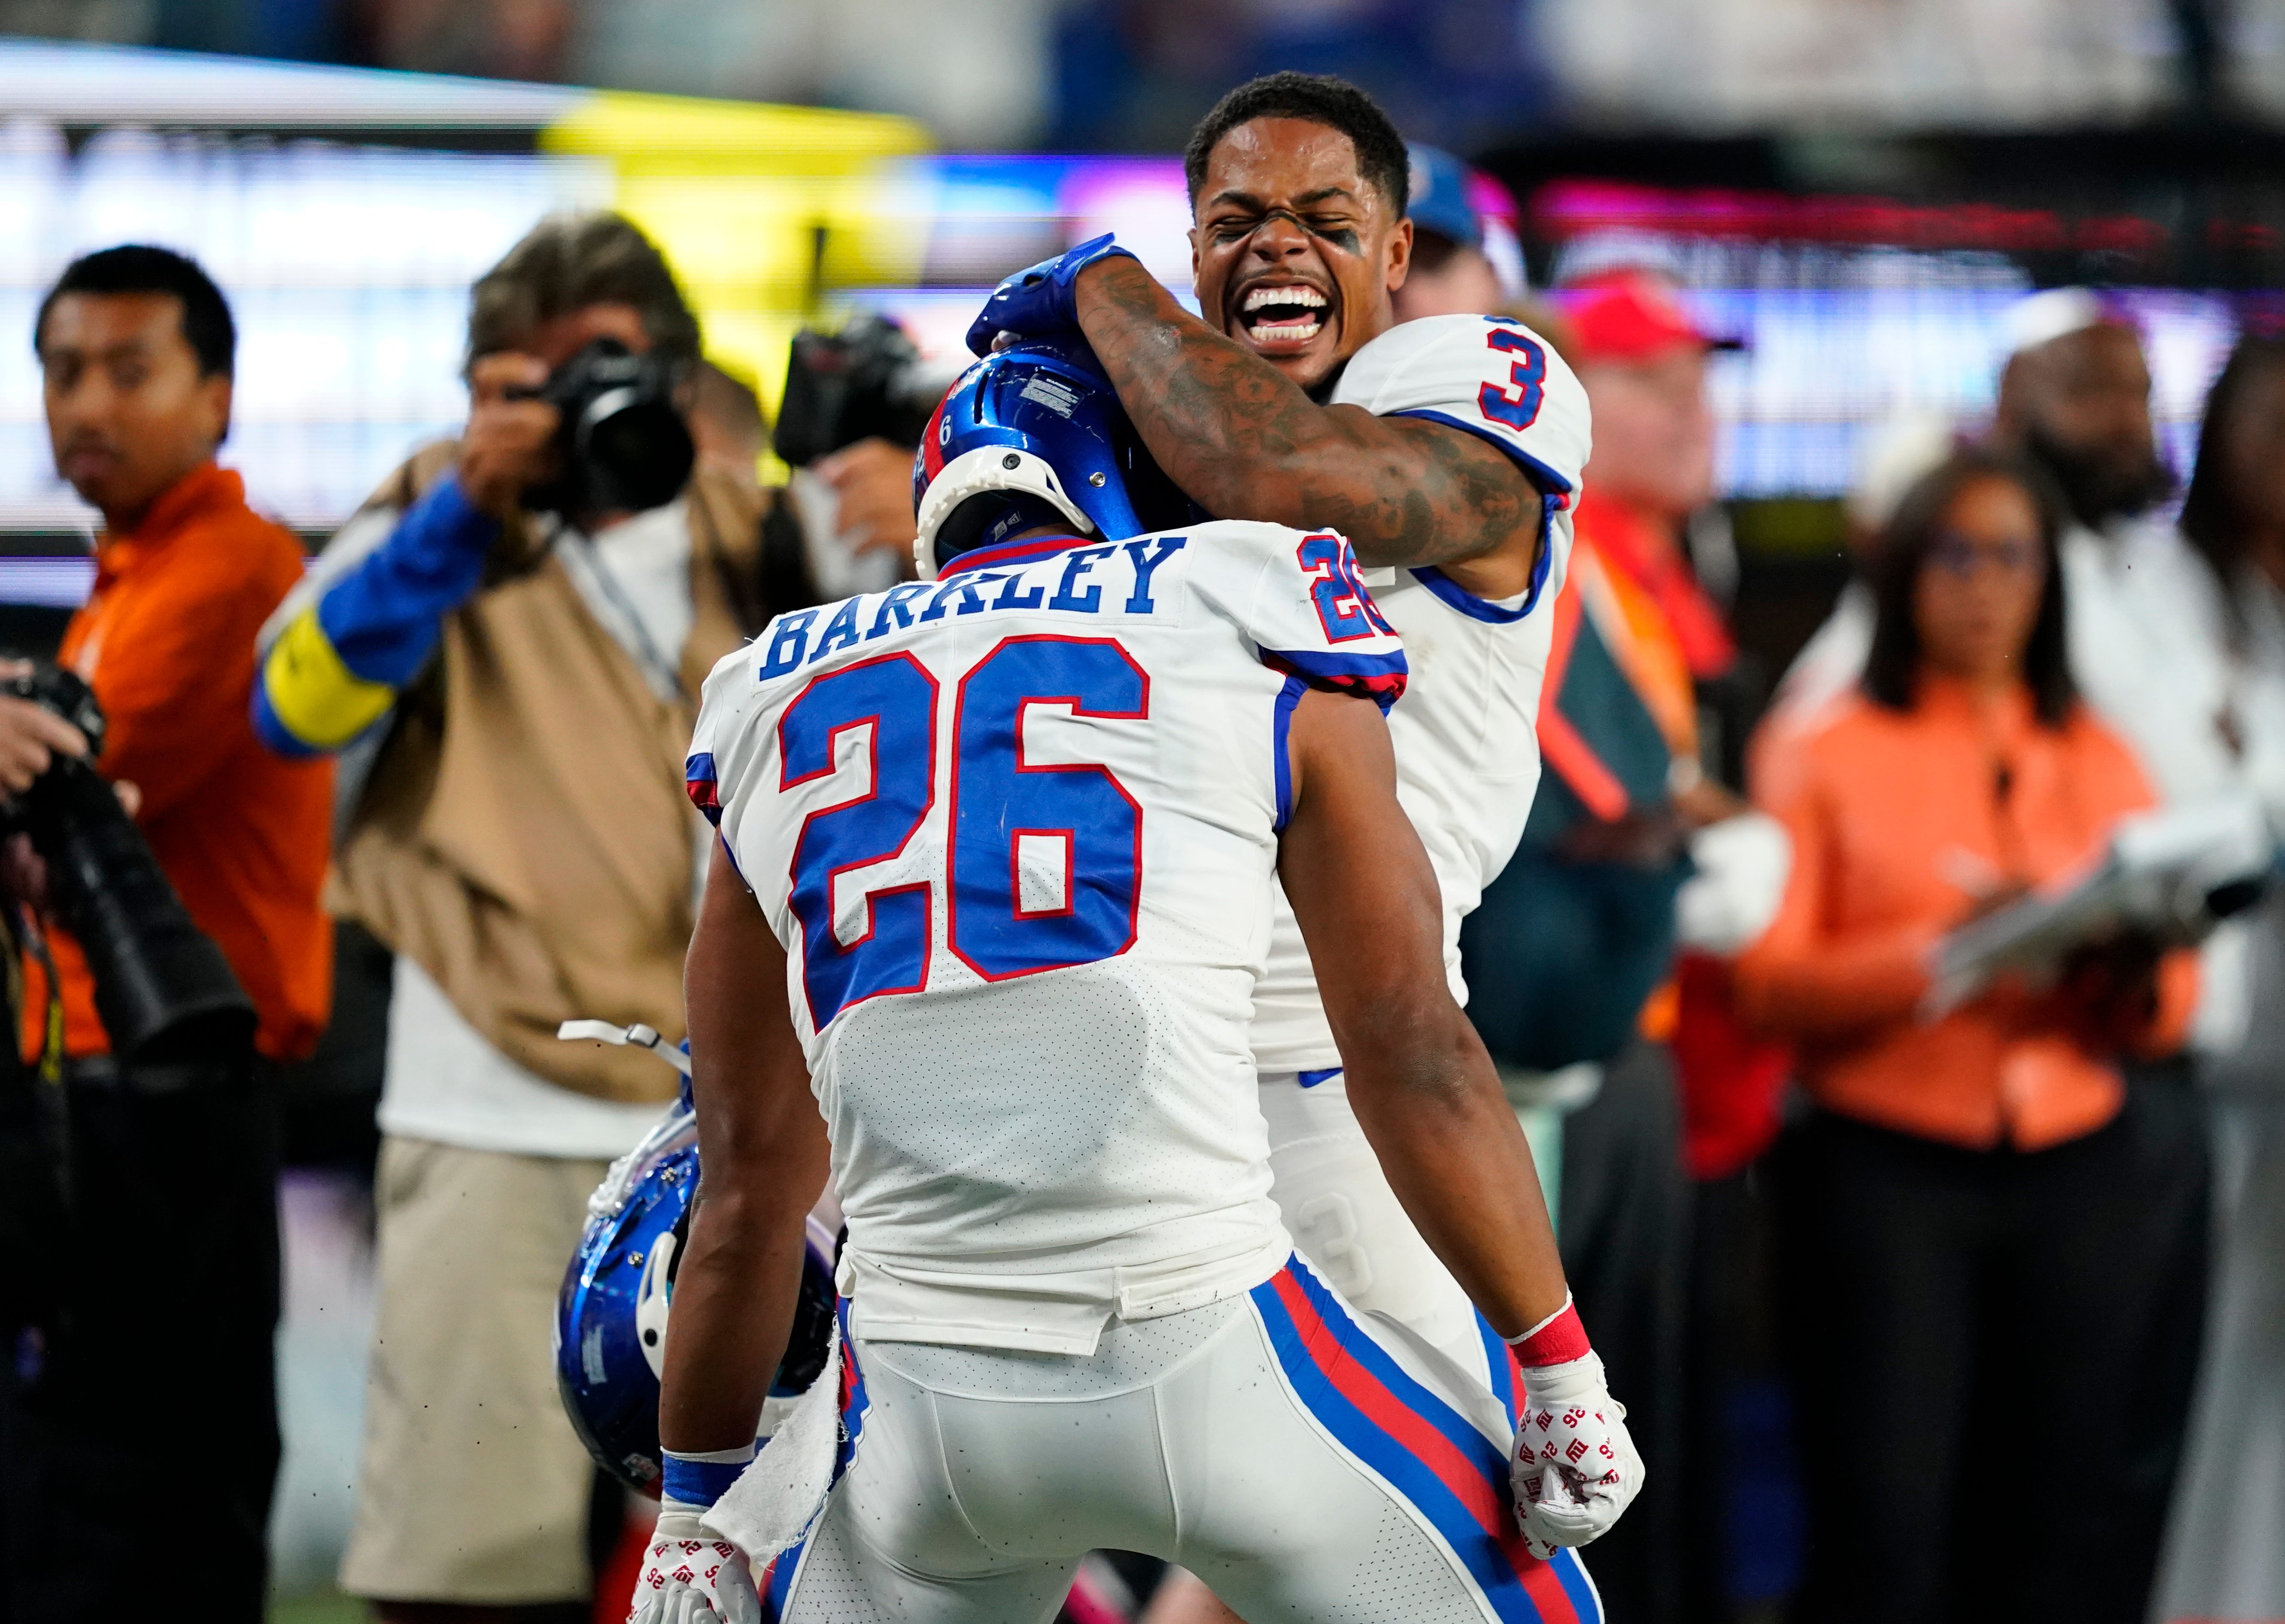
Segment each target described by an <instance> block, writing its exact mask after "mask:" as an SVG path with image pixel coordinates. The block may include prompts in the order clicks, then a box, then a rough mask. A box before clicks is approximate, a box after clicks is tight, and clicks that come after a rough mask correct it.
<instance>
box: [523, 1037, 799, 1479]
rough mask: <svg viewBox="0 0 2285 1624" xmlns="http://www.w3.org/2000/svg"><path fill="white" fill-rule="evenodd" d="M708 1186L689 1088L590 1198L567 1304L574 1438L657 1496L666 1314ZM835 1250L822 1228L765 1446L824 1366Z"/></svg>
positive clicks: (562, 1371) (561, 1378) (561, 1321)
mask: <svg viewBox="0 0 2285 1624" xmlns="http://www.w3.org/2000/svg"><path fill="white" fill-rule="evenodd" d="M697 1189H698V1124H697V1118H696V1117H695V1114H694V1113H693V1111H692V1110H691V1103H690V1086H689V1084H688V1082H687V1080H686V1081H685V1083H684V1084H683V1088H682V1094H681V1097H680V1098H679V1100H677V1101H676V1102H675V1103H674V1105H673V1106H672V1107H671V1108H670V1109H669V1110H668V1111H667V1113H666V1115H665V1116H664V1117H662V1118H660V1119H659V1122H658V1126H656V1127H654V1128H653V1129H651V1131H650V1132H649V1133H648V1134H646V1135H645V1136H644V1138H643V1141H642V1142H641V1143H640V1144H639V1145H637V1146H636V1147H635V1148H634V1149H632V1150H631V1151H629V1152H628V1153H627V1154H626V1155H625V1156H624V1157H620V1158H619V1159H618V1161H616V1163H614V1164H613V1165H612V1167H611V1171H610V1173H609V1176H608V1177H606V1178H605V1179H604V1181H603V1182H602V1184H601V1186H600V1187H599V1188H598V1189H596V1191H595V1193H594V1194H593V1196H589V1197H588V1200H587V1229H586V1233H585V1235H584V1236H582V1237H581V1239H580V1242H579V1250H578V1251H577V1253H576V1254H574V1256H573V1257H572V1259H571V1267H570V1268H569V1270H568V1271H567V1272H566V1273H565V1275H564V1277H563V1291H562V1293H561V1296H560V1297H559V1298H557V1300H556V1307H555V1383H556V1387H557V1389H558V1390H559V1391H560V1392H561V1394H562V1397H563V1408H564V1410H565V1411H566V1413H568V1414H569V1416H570V1418H571V1426H572V1430H573V1431H575V1432H577V1433H578V1434H579V1441H580V1442H582V1443H584V1444H585V1445H586V1446H587V1453H588V1454H589V1455H593V1456H594V1459H595V1463H596V1464H597V1465H598V1466H600V1467H601V1468H602V1469H603V1470H604V1471H607V1472H609V1474H610V1475H611V1476H613V1477H614V1478H616V1479H618V1480H619V1481H620V1482H622V1483H624V1484H625V1485H626V1486H627V1487H630V1488H632V1489H636V1490H639V1491H640V1492H641V1493H644V1494H648V1495H656V1494H657V1493H658V1484H659V1477H660V1463H659V1443H658V1397H659V1377H660V1373H661V1371H662V1370H663V1369H664V1361H665V1356H666V1321H667V1311H668V1308H669V1307H670V1306H671V1303H672V1301H673V1297H674V1277H675V1274H676V1272H677V1270H678V1268H679V1265H680V1263H681V1258H682V1251H683V1248H684V1245H685V1243H687V1241H688V1239H689V1236H690V1217H691V1212H692V1208H693V1205H694V1202H693V1200H692V1197H693V1196H695V1194H696V1193H697ZM834 1250H835V1237H834V1236H832V1235H830V1234H828V1233H827V1231H826V1230H825V1228H824V1227H823V1226H822V1225H821V1224H820V1223H819V1222H818V1220H816V1219H814V1218H813V1219H811V1220H809V1237H808V1246H807V1249H806V1252H805V1256H804V1258H803V1259H802V1279H801V1292H800V1295H799V1297H798V1298H797V1300H796V1302H795V1306H794V1325H793V1338H792V1339H791V1341H790V1342H789V1343H788V1345H787V1347H786V1353H785V1357H784V1358H783V1359H782V1360H781V1361H780V1362H779V1365H778V1369H777V1374H776V1377H775V1378H774V1379H773V1381H772V1382H771V1384H770V1397H769V1400H768V1401H767V1402H766V1403H765V1405H764V1406H763V1409H762V1424H761V1428H760V1436H762V1437H765V1438H766V1437H768V1436H769V1434H770V1432H772V1431H773V1429H774V1428H775V1426H776V1424H777V1421H778V1419H779V1417H780V1416H782V1415H783V1414H784V1413H785V1412H786V1410H787V1409H788V1408H789V1407H790V1405H791V1401H792V1400H794V1399H797V1398H798V1397H799V1396H800V1395H801V1394H802V1393H805V1392H806V1391H807V1390H808V1387H809V1385H810V1384H811V1383H812V1382H813V1381H815V1380H816V1379H817V1375H818V1372H819V1371H821V1370H822V1369H824V1368H825V1357H826V1349H827V1345H828V1342H829V1339H830V1338H831V1336H832V1329H833V1311H834V1302H835V1291H834V1285H833V1261H834Z"/></svg>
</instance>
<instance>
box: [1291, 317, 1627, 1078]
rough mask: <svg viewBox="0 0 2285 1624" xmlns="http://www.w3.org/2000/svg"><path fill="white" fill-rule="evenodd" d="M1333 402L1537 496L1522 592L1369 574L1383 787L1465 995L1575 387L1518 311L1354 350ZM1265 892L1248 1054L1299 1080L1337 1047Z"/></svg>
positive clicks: (1400, 333)
mask: <svg viewBox="0 0 2285 1624" xmlns="http://www.w3.org/2000/svg"><path fill="white" fill-rule="evenodd" d="M1333 403H1334V404H1337V405H1353V406H1358V407H1362V409H1363V410H1365V411H1367V412H1371V413H1372V414H1373V415H1375V416H1376V417H1414V418H1425V419H1426V420H1430V421H1432V422H1436V423H1441V424H1442V425H1444V426H1445V427H1446V428H1454V429H1457V430H1459V431H1460V432H1462V433H1464V434H1470V435H1475V436H1476V437H1477V438H1479V439H1480V440H1482V441H1484V442H1485V443H1488V444H1490V445H1493V446H1496V448H1498V450H1499V451H1501V452H1502V453H1503V454H1504V455H1505V456H1508V457H1510V458H1512V459H1514V460H1515V461H1516V462H1517V463H1519V465H1521V466H1522V467H1523V468H1524V469H1525V470H1526V471H1527V473H1528V474H1529V475H1530V476H1531V478H1532V481H1533V482H1534V483H1535V485H1536V486H1537V487H1538V489H1539V491H1540V514H1539V541H1540V546H1539V554H1538V564H1537V568H1536V569H1535V570H1534V572H1533V574H1532V577H1531V579H1530V581H1529V583H1528V585H1527V589H1526V590H1525V592H1523V593H1522V594H1521V595H1520V596H1519V597H1518V598H1515V599H1512V600H1509V601H1507V602H1504V603H1495V602H1488V601H1486V600H1483V599H1481V598H1478V597H1476V596H1474V595H1473V594H1472V593H1471V592H1468V591H1467V590H1466V589H1465V588H1464V587H1462V586H1461V585H1460V584H1459V583H1458V582H1457V581H1455V580H1453V579H1452V578H1451V577H1449V576H1448V575H1446V574H1445V573H1444V572H1443V571H1442V570H1441V569H1431V568H1426V567H1422V568H1419V569H1385V570H1376V571H1373V572H1370V573H1369V574H1368V575H1367V576H1366V577H1365V584H1367V585H1368V586H1370V588H1371V590H1372V592H1373V596H1374V598H1375V599H1376V600H1377V601H1378V605H1379V608H1380V611H1381V613H1382V615H1383V616H1386V619H1387V620H1388V622H1389V624H1391V625H1393V626H1394V627H1395V628H1396V631H1397V632H1398V634H1399V635H1400V636H1401V637H1402V639H1404V651H1405V657H1406V659H1407V660H1408V661H1409V663H1410V670H1411V678H1410V681H1409V684H1408V685H1407V686H1406V688H1405V691H1404V701H1403V702H1402V704H1400V705H1398V706H1397V707H1396V710H1395V711H1394V713H1393V714H1392V715H1391V716H1390V717H1389V719H1388V726H1389V735H1390V737H1391V739H1392V740H1393V741H1394V744H1395V747H1396V779H1397V786H1396V788H1397V798H1398V799H1399V800H1401V801H1402V803H1403V804H1404V810H1405V812H1406V813H1407V814H1408V815H1409V817H1410V818H1411V820H1412V825H1413V828H1416V829H1417V830H1418V831H1419V833H1420V839H1421V843H1422V844H1423V845H1424V846H1425V847H1426V848H1427V851H1428V860H1429V861H1430V862H1431V863H1432V864H1433V865H1434V867H1435V870H1436V883H1437V887H1438V889H1439V890H1441V893H1442V896H1443V903H1444V961H1445V969H1446V974H1447V976H1448V977H1449V980H1450V983H1451V987H1452V995H1453V996H1454V997H1455V998H1457V999H1458V1000H1460V1001H1461V1002H1462V1003H1465V1002H1466V1001H1467V987H1466V985H1464V983H1463V982H1462V980H1461V978H1460V921H1461V920H1462V919H1463V918H1464V916H1465V915H1467V914H1469V913H1471V912H1472V911H1473V910H1474V908H1475V906H1476V904H1477V903H1478V902H1479V901H1480V899H1481V898H1482V896H1483V890H1484V887H1485V886H1486V885H1488V884H1489V883H1491V881H1492V880H1493V879H1494V878H1496V876H1497V875H1498V874H1499V872H1500V870H1501V869H1502V868H1504V867H1506V865H1507V860H1508V859H1509V857H1510V856H1512V854H1513V853H1514V851H1515V847H1516V843H1517V841H1518V840H1519V838H1520V837H1521V836H1522V834H1523V825H1524V820H1525V819H1526V818H1527V816H1528V815H1529V813H1530V811H1531V802H1532V796H1534V795H1535V793H1536V792H1537V790H1538V787H1539V742H1538V737H1537V725H1538V717H1539V700H1540V689H1541V687H1542V686H1543V681H1544V679H1545V677H1546V672H1547V659H1548V653H1549V647H1550V642H1551V636H1552V629H1553V624H1554V613H1553V606H1554V602H1555V599H1556V595H1557V594H1558V593H1559V592H1561V591H1562V589H1563V580H1564V574H1565V571H1566V569H1567V566H1568V564H1569V561H1570V556H1571V505H1572V499H1573V497H1574V494H1575V493H1576V492H1577V490H1578V488H1579V476H1580V470H1581V469H1582V468H1583V467H1585V466H1586V461H1587V451H1588V420H1587V396H1586V391H1585V390H1584V389H1582V388H1580V386H1579V381H1578V379H1576V378H1575V377H1574V376H1573V375H1572V373H1571V369H1570V368H1569V367H1568V366H1567V365H1564V363H1563V358H1562V357H1560V356H1559V355H1557V354H1555V353H1554V351H1553V350H1551V349H1549V348H1548V347H1547V346H1546V345H1545V344H1544V343H1543V341H1541V340H1540V338H1539V336H1538V335H1537V334H1536V333H1533V332H1532V331H1531V329H1530V328H1528V327H1527V326H1524V325H1523V324H1522V323H1520V322H1518V321H1514V320H1512V319H1510V318H1506V317H1501V316H1431V317H1428V318H1425V319H1422V320H1419V321H1408V322H1404V323H1402V324H1401V325H1400V326H1394V327H1392V328H1390V329H1389V330H1388V331H1387V332H1386V333H1382V334H1380V335H1379V336H1378V338H1375V339H1374V340H1372V341H1370V343H1368V344H1366V345H1365V346H1364V347H1363V348H1362V349H1359V350H1358V351H1357V352H1356V354H1355V356H1354V357H1351V358H1350V360H1349V364H1348V365H1347V368H1346V369H1345V370H1344V371H1343V373H1341V377H1340V381H1339V384H1338V385H1337V386H1336V387H1335V388H1334V390H1333ZM1278 900H1279V909H1278V914H1279V918H1278V926H1277V931H1276V937H1275V938H1274V940H1273V942H1272V945H1271V947H1270V952H1269V965H1268V971H1267V973H1266V974H1265V975H1264V977H1262V981H1261V985H1260V988H1259V990H1258V991H1257V992H1256V993H1255V995H1254V1026H1253V1050H1254V1057H1255V1059H1256V1061H1257V1062H1258V1063H1260V1068H1261V1071H1262V1074H1263V1076H1265V1077H1268V1076H1271V1075H1273V1074H1279V1073H1290V1072H1300V1073H1301V1074H1302V1076H1303V1078H1304V1079H1305V1080H1307V1079H1309V1078H1310V1077H1311V1076H1312V1075H1321V1074H1322V1073H1323V1072H1324V1071H1330V1070H1331V1069H1333V1068H1337V1067H1338V1066H1339V1064H1340V1051H1339V1049H1337V1048H1336V1047H1334V1045H1333V1034H1332V1029H1331V1027H1330V1026H1328V1025H1327V1024H1325V1016H1324V1012H1323V1009H1322V1008H1320V1007H1319V1004H1318V1001H1317V983H1316V977H1315V975H1314V974H1313V973H1312V972H1311V970H1310V968H1309V954H1308V950H1307V947H1306V946H1304V945H1303V944H1302V941H1301V932H1300V927H1299V926H1298V925H1296V924H1295V923H1294V922H1293V916H1292V910H1291V909H1290V908H1287V907H1285V906H1284V898H1283V896H1282V894H1281V896H1280V898H1279V899H1278Z"/></svg>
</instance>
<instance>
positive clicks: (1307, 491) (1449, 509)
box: [1078, 259, 1540, 568]
mask: <svg viewBox="0 0 2285 1624" xmlns="http://www.w3.org/2000/svg"><path fill="white" fill-rule="evenodd" d="M1078 307H1079V315H1080V326H1082V327H1083V328H1084V329H1085V330H1086V333H1087V336H1088V342H1089V343H1090V344H1091V345H1093V347H1094V349H1095V355H1096V357H1097V358H1098V359H1100V360H1101V361H1102V363H1103V366H1104V368H1105V370H1107V371H1108V372H1109V373H1110V374H1111V382H1112V383H1113V384H1114V385H1115V386H1116V387H1117V388H1118V390H1119V402H1120V404H1122V405H1124V406H1125V407H1126V408H1127V415H1128V417H1130V418H1131V419H1133V420H1134V422H1135V428H1136V429H1137V430H1138V431H1139V432H1140V433H1141V434H1142V440H1143V443H1145V444H1146V445H1148V446H1149V447H1150V453H1151V455H1152V456H1154V457H1156V458H1157V459H1158V464H1159V466H1160V467H1163V468H1165V469H1166V472H1167V474H1168V475H1170V476H1171V477H1172V478H1173V479H1174V482H1175V483H1176V484H1178V485H1180V486H1181V487H1182V489H1183V490H1187V491H1189V492H1190V495H1191V496H1192V497H1194V498H1197V501H1198V502H1199V503H1200V504H1202V505H1203V506H1205V508H1206V509H1207V510H1208V511H1209V512H1211V513H1213V514H1219V515H1220V516H1221V517H1223V518H1229V519H1259V520H1266V521H1268V522H1272V523H1277V524H1290V525H1292V526H1294V527H1296V528H1297V529H1326V530H1339V531H1340V532H1341V533H1342V534H1343V535H1344V536H1347V537H1348V538H1349V542H1350V545H1353V546H1354V547H1355V549H1356V551H1357V555H1358V556H1359V557H1360V558H1362V560H1363V561H1365V562H1366V563H1368V564H1375V565H1381V564H1444V563H1452V562H1456V561H1463V560H1467V559H1473V558H1479V557H1482V556H1484V555H1486V554H1488V553H1495V552H1498V551H1500V550H1501V549H1503V548H1507V547H1513V548H1517V549H1519V550H1520V551H1521V553H1522V555H1523V560H1524V562H1525V564H1526V567H1527V568H1528V566H1529V564H1530V562H1531V561H1532V560H1533V553H1534V550H1535V548H1536V547H1537V545H1538V537H1539V528H1540V518H1539V515H1540V497H1539V492H1538V490H1537V489H1536V488H1535V487H1534V486H1533V484H1532V482H1531V481H1530V478H1529V476H1528V475H1526V474H1525V473H1524V471H1523V470H1522V469H1521V468H1520V467H1518V466H1517V465H1516V463H1515V462H1514V461H1513V460H1512V459H1509V458H1507V457H1505V456H1503V455H1502V454H1501V453H1500V452H1499V451H1497V450H1496V449H1495V448H1494V447H1492V446H1491V445H1489V444H1487V443H1485V442H1483V441H1482V440H1480V439H1478V438H1477V437H1476V436H1475V435H1470V434H1464V433H1461V432H1460V431H1458V430H1457V429H1453V428H1447V427H1444V426H1442V425H1440V424H1435V423H1430V422H1425V421H1423V420H1418V419H1415V418H1381V417H1375V416H1373V415H1372V414H1371V413H1370V412H1363V411H1361V410H1359V409H1358V408H1356V407H1354V406H1333V407H1323V406H1320V405H1318V404H1316V403H1315V402H1314V401H1312V400H1311V399H1310V398H1309V397H1308V396H1307V395H1305V394H1303V393H1302V392H1301V390H1300V388H1298V387H1297V386H1296V385H1295V384H1294V383H1293V382H1292V381H1291V380H1289V379H1288V378H1287V377H1286V376H1285V375H1284V373H1280V372H1279V371H1278V370H1277V369H1276V367H1274V366H1272V365H1269V364H1268V362H1267V361H1264V360H1263V359H1261V357H1259V356H1256V355H1254V354H1252V352H1251V351H1249V350H1247V349H1244V348H1243V347H1241V346H1240V345H1237V344H1236V343H1233V342H1231V341H1229V339H1227V338H1224V337H1223V336H1222V335H1221V333H1216V332H1214V331H1213V329H1212V328H1211V327H1208V326H1206V325H1205V323H1204V322H1202V321H1200V320H1198V319H1197V318H1196V317H1194V316H1192V315H1191V314H1190V312H1189V311H1187V310H1183V309H1182V306H1181V305H1180V304H1178V303H1176V302H1175V301H1174V295H1172V294H1169V293H1167V292H1166V289H1165V288H1163V287H1161V286H1159V285H1158V279H1156V278H1154V277H1152V276H1151V275H1150V272H1148V271H1144V270H1143V269H1142V266H1141V265H1140V264H1139V263H1136V262H1135V261H1134V260H1131V259H1111V260H1105V261H1103V262H1102V263H1099V264H1096V265H1093V266H1090V267H1088V271H1087V272H1086V274H1085V275H1083V276H1082V277H1081V278H1080V281H1079V284H1078Z"/></svg>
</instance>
